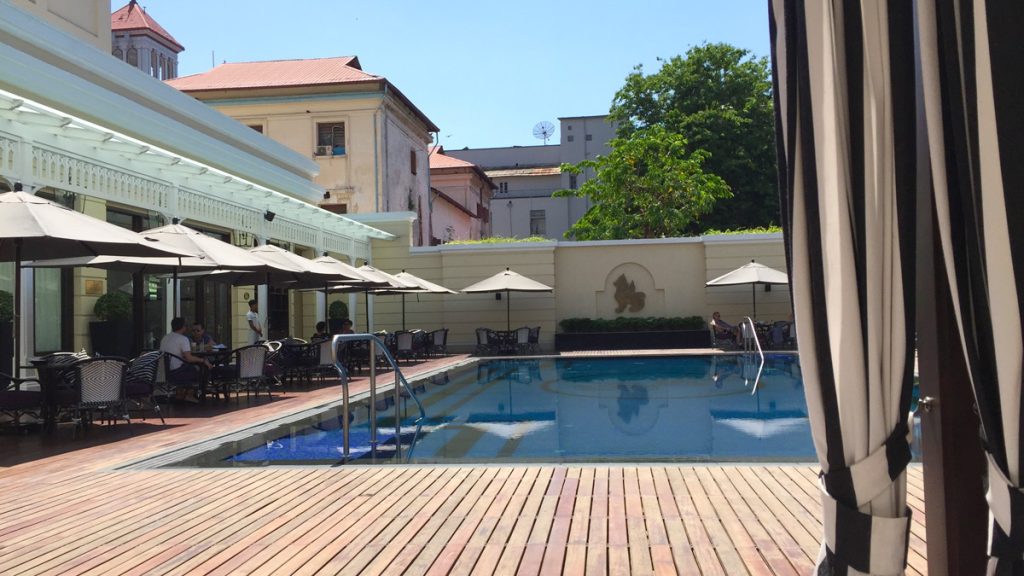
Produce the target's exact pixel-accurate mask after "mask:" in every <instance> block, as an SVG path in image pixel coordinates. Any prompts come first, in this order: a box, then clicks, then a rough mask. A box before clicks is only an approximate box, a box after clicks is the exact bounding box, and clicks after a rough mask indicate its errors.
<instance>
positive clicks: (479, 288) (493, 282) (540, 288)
mask: <svg viewBox="0 0 1024 576" xmlns="http://www.w3.org/2000/svg"><path fill="white" fill-rule="evenodd" d="M552 290H554V288H552V287H550V286H547V285H545V284H541V283H540V282H537V281H536V280H533V279H530V278H527V277H526V276H523V275H522V274H519V273H518V272H513V271H512V269H511V268H505V270H503V271H502V272H498V273H497V274H495V275H494V276H491V277H490V278H487V279H484V280H481V281H479V282H477V283H476V284H471V285H469V286H466V287H465V288H463V289H462V291H463V292H465V293H467V294H475V293H481V292H504V293H505V329H506V330H511V329H512V303H511V293H512V292H551V291H552Z"/></svg>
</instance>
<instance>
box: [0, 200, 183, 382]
mask: <svg viewBox="0 0 1024 576" xmlns="http://www.w3.org/2000/svg"><path fill="white" fill-rule="evenodd" d="M101 254H110V255H122V256H168V255H173V256H181V255H192V254H193V253H192V252H189V251H187V250H183V249H179V248H177V247H176V246H174V245H168V243H165V242H162V241H160V240H158V239H157V238H155V237H151V236H148V235H145V236H140V235H137V234H135V233H133V232H130V231H128V230H125V229H124V228H120V227H118V226H114V225H113V224H108V223H106V222H104V221H102V220H98V219H96V218H93V217H91V216H87V215H85V214H81V213H79V212H75V211H74V210H71V209H70V208H67V207H64V206H61V205H59V204H55V203H53V202H50V201H48V200H45V199H43V198H39V197H37V196H33V195H32V194H28V193H25V192H20V191H18V192H7V193H5V194H0V260H3V261H7V262H11V261H13V262H14V335H15V338H14V341H15V346H14V354H15V362H14V376H15V377H16V378H17V377H18V376H20V371H21V370H20V368H19V366H20V364H21V362H20V357H21V341H20V337H19V336H20V332H21V314H20V310H21V261H22V260H23V259H30V260H39V259H45V258H54V257H57V256H62V257H69V256H99V255H101Z"/></svg>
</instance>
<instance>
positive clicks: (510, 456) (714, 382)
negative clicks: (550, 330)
mask: <svg viewBox="0 0 1024 576" xmlns="http://www.w3.org/2000/svg"><path fill="white" fill-rule="evenodd" d="M759 363H760V362H759V359H755V358H752V357H743V356H718V357H695V356H688V357H662V358H596V359H589V358H587V359H582V358H577V359H565V358H555V359H540V360H492V361H483V362H480V363H478V364H475V365H471V366H468V367H465V368H461V369H456V370H452V371H450V372H448V373H444V374H439V375H435V376H433V377H429V378H427V379H425V380H421V381H419V382H414V383H413V385H414V386H416V387H417V392H416V395H417V397H418V398H419V399H420V400H421V402H422V403H423V406H424V408H425V410H426V413H427V418H426V420H425V421H424V422H423V423H422V426H421V428H420V429H418V430H417V428H416V427H415V426H413V418H415V416H416V415H417V411H416V409H415V403H414V402H412V401H410V400H408V399H404V398H403V399H401V400H400V402H399V412H400V415H401V418H402V420H401V422H402V425H401V428H400V430H401V432H400V434H399V435H397V439H398V442H397V444H399V445H400V447H401V450H402V456H403V458H402V461H409V462H413V463H456V462H459V463H464V462H478V463H484V462H486V463H494V462H498V463H500V462H612V461H615V462H621V461H645V462H657V461H711V462H725V461H758V460H763V461H807V462H809V461H813V460H814V448H813V445H812V442H811V435H810V427H809V423H808V419H807V408H806V403H805V400H804V393H803V386H802V383H801V380H800V371H799V364H798V362H797V361H796V357H795V356H792V355H781V354H779V355H771V356H769V357H768V358H767V359H766V363H765V366H764V370H763V373H762V375H761V381H760V384H759V386H758V389H757V391H756V393H753V394H752V391H753V388H752V387H753V381H754V377H755V376H756V373H757V369H758V366H759ZM384 380H385V381H388V380H389V378H388V377H387V376H386V375H385V378H384ZM382 396H387V397H390V396H392V394H391V393H388V394H386V395H382ZM377 407H378V411H379V413H378V421H377V426H378V428H377V431H378V443H377V445H376V446H371V444H370V441H369V436H370V434H369V432H370V428H369V425H368V423H367V417H368V412H369V410H368V405H367V404H366V403H363V404H354V405H353V406H352V407H351V411H350V414H351V416H350V418H351V419H352V433H351V440H350V461H351V462H353V463H394V462H395V461H396V460H395V458H394V454H395V445H396V430H395V424H394V406H393V403H391V402H390V401H389V400H387V399H378V401H377ZM341 422H342V415H341V411H340V409H339V408H330V409H327V410H325V411H323V412H322V413H320V414H316V415H314V416H311V417H309V418H307V419H306V420H305V421H302V422H291V423H288V424H282V425H280V426H277V427H275V428H273V429H272V430H268V431H266V432H264V433H262V434H261V435H256V436H252V437H250V438H246V439H242V440H234V441H231V442H227V443H225V444H224V445H223V446H221V447H219V448H218V449H216V450H211V451H209V452H207V453H205V454H202V455H200V456H196V457H192V458H189V459H187V460H185V461H182V462H179V463H178V464H177V465H185V466H247V465H274V464H329V465H334V464H339V463H341V462H342V448H341V447H342V436H341ZM410 451H411V456H410Z"/></svg>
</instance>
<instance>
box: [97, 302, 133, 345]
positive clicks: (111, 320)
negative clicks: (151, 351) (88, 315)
mask: <svg viewBox="0 0 1024 576" xmlns="http://www.w3.org/2000/svg"><path fill="white" fill-rule="evenodd" d="M92 311H93V314H95V315H96V317H97V318H99V321H98V322H90V323H89V339H90V340H91V342H92V352H93V354H99V355H101V356H122V357H125V358H130V357H131V356H132V347H133V346H132V345H133V342H132V334H133V331H132V299H131V297H130V296H128V295H127V294H125V293H124V292H108V293H106V294H104V295H103V296H100V297H99V298H98V299H97V300H96V305H95V306H93V309H92Z"/></svg>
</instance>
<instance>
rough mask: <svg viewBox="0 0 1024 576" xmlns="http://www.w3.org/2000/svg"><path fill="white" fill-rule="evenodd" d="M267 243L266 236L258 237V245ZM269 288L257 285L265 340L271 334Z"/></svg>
mask: <svg viewBox="0 0 1024 576" xmlns="http://www.w3.org/2000/svg"><path fill="white" fill-rule="evenodd" d="M266 243H267V239H266V237H263V236H261V237H258V238H256V244H257V245H259V246H264V245H266ZM267 288H268V286H267V285H266V284H260V285H259V286H257V287H256V306H257V307H259V310H260V326H263V339H264V340H267V339H269V338H270V334H269V330H268V328H269V326H268V325H267V319H268V318H269V317H270V316H269V313H270V308H269V304H270V300H269V299H268V297H269V292H268V290H267Z"/></svg>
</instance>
